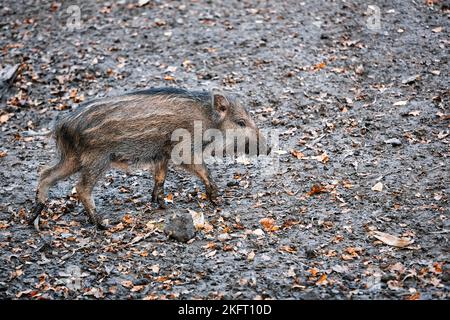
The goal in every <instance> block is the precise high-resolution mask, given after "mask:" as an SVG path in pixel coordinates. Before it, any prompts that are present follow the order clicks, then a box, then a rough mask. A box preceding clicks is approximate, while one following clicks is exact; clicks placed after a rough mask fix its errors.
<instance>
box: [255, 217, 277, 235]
mask: <svg viewBox="0 0 450 320" xmlns="http://www.w3.org/2000/svg"><path fill="white" fill-rule="evenodd" d="M259 223H260V224H261V225H262V226H263V227H264V230H265V231H266V232H273V231H277V230H279V229H280V227H279V226H276V225H275V220H274V219H272V218H262V219H261V220H259Z"/></svg>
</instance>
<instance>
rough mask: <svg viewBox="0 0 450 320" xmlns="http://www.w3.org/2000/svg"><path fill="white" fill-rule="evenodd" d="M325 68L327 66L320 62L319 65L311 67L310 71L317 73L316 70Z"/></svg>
mask: <svg viewBox="0 0 450 320" xmlns="http://www.w3.org/2000/svg"><path fill="white" fill-rule="evenodd" d="M326 66H327V65H326V63H325V62H324V61H322V62H319V63H317V64H315V65H313V66H312V68H311V69H312V70H314V71H318V70H321V69H323V68H325V67H326Z"/></svg>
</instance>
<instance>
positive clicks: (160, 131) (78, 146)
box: [33, 88, 259, 227]
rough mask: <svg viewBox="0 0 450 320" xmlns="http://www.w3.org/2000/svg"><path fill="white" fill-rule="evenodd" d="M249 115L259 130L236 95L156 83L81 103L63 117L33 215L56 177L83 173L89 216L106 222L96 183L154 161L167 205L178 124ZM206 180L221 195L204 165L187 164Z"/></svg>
mask: <svg viewBox="0 0 450 320" xmlns="http://www.w3.org/2000/svg"><path fill="white" fill-rule="evenodd" d="M239 119H245V121H246V122H247V124H248V128H250V129H251V130H254V131H255V132H257V133H258V136H259V130H258V129H257V128H256V126H255V124H254V122H253V120H252V119H251V118H250V115H249V114H248V112H247V111H246V110H245V108H243V107H242V106H241V105H240V104H239V103H238V102H237V101H236V100H235V99H234V98H232V97H229V96H227V95H223V94H217V93H211V92H201V91H188V90H184V89H177V88H155V89H149V90H143V91H137V92H133V93H129V94H125V95H121V96H117V97H111V98H105V99H98V100H94V101H91V102H87V103H85V104H83V105H80V106H79V107H78V108H77V109H75V110H74V111H73V112H71V113H69V114H68V115H66V116H65V117H63V118H62V119H61V120H60V121H59V122H58V124H57V125H56V127H55V130H54V135H55V139H56V143H57V147H58V150H59V152H60V160H59V162H58V163H57V164H56V165H55V166H53V167H51V168H49V169H46V170H44V171H43V172H42V174H41V177H40V180H39V185H38V188H37V204H36V207H35V210H34V211H33V212H34V216H38V215H39V213H40V211H41V210H42V209H43V204H44V203H45V201H46V198H47V195H48V190H49V188H50V187H51V186H53V185H54V184H55V183H56V182H57V181H59V180H61V179H64V178H66V177H68V176H70V175H72V174H74V173H75V172H80V179H79V181H78V183H77V186H76V188H77V192H78V197H79V199H80V201H81V202H82V203H83V205H84V207H85V209H86V212H87V214H88V216H89V218H90V220H91V221H92V222H93V223H95V224H96V225H97V226H99V227H103V225H102V223H101V222H100V220H99V219H98V217H97V215H96V212H95V205H94V201H93V199H92V196H91V193H92V189H93V188H94V186H95V184H96V182H97V181H98V180H99V179H100V178H101V176H102V175H103V174H104V172H105V171H106V170H108V169H109V168H110V167H111V166H114V167H118V168H122V169H127V168H129V167H130V166H131V167H140V166H145V165H149V164H151V165H152V166H153V168H154V177H155V186H154V190H153V193H152V200H153V201H156V202H158V203H159V204H160V205H161V206H164V200H163V199H164V192H163V186H164V181H165V178H166V174H167V165H168V161H169V159H170V156H171V151H172V149H173V146H174V144H175V143H176V142H173V141H171V136H172V133H173V132H174V131H175V130H176V129H180V128H184V129H187V130H189V132H193V125H194V122H195V121H201V122H202V126H203V130H207V129H211V128H215V129H219V130H222V131H224V130H225V129H229V128H235V127H237V124H236V122H237V121H238V120H239ZM184 167H185V168H186V169H188V170H190V171H191V172H193V173H195V174H196V175H197V176H198V177H199V178H200V179H201V180H202V181H203V183H204V184H205V188H206V192H207V194H208V196H209V198H210V199H211V200H212V201H214V199H215V197H217V187H216V186H215V184H214V183H213V182H212V181H211V179H210V175H209V172H208V170H207V168H206V167H205V166H204V165H185V166H184Z"/></svg>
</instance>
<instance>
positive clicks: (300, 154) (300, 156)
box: [291, 149, 305, 159]
mask: <svg viewBox="0 0 450 320" xmlns="http://www.w3.org/2000/svg"><path fill="white" fill-rule="evenodd" d="M291 154H292V155H293V156H294V157H296V158H297V159H303V158H304V157H305V154H304V153H303V152H301V151H298V150H295V149H292V150H291Z"/></svg>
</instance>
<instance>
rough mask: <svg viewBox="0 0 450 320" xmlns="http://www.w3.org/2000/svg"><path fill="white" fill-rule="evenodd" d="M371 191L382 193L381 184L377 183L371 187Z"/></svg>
mask: <svg viewBox="0 0 450 320" xmlns="http://www.w3.org/2000/svg"><path fill="white" fill-rule="evenodd" d="M372 191H378V192H381V191H383V184H382V183H381V182H377V183H376V184H375V185H374V186H373V187H372Z"/></svg>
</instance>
